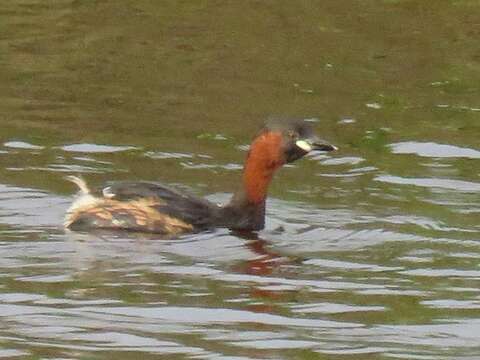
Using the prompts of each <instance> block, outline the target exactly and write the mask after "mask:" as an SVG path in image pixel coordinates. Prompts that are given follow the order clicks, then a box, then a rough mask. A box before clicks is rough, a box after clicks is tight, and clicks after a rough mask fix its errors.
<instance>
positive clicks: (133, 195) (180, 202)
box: [101, 181, 218, 228]
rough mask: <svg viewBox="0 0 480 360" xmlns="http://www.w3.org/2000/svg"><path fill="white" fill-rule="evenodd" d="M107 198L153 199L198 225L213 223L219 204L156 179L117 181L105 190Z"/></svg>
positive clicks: (160, 206)
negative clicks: (183, 191)
mask: <svg viewBox="0 0 480 360" xmlns="http://www.w3.org/2000/svg"><path fill="white" fill-rule="evenodd" d="M101 192H102V194H103V196H104V197H105V198H109V199H114V200H118V201H132V200H140V199H149V200H153V201H152V207H154V208H155V209H156V210H157V211H159V212H161V213H164V214H167V215H169V216H172V217H175V218H177V219H180V220H182V221H185V222H186V223H188V224H191V225H193V226H194V227H196V228H208V227H210V226H211V225H212V221H213V218H214V214H215V212H216V211H217V210H218V206H217V205H215V204H213V203H211V202H210V201H207V200H205V199H202V198H197V197H195V196H192V195H188V194H184V193H181V192H179V191H176V190H174V189H171V188H169V187H167V186H165V185H162V184H159V183H155V182H146V181H139V182H130V181H126V182H115V183H111V184H107V186H106V187H104V188H103V189H102V190H101Z"/></svg>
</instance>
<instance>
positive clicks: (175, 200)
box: [65, 121, 336, 235]
mask: <svg viewBox="0 0 480 360" xmlns="http://www.w3.org/2000/svg"><path fill="white" fill-rule="evenodd" d="M314 150H319V151H332V150H336V147H335V146H333V145H330V144H328V143H326V142H324V141H321V140H319V139H318V138H317V137H316V136H315V135H314V133H313V130H312V128H311V126H310V124H308V123H306V122H304V121H290V122H281V121H274V122H270V123H268V124H267V125H266V126H265V127H264V128H263V129H262V130H261V131H260V133H259V134H258V135H257V136H256V137H255V139H254V140H253V142H252V144H251V146H250V150H249V152H248V155H247V158H246V161H245V166H244V171H243V179H242V180H243V181H242V185H241V187H240V189H239V190H238V191H237V192H236V193H235V194H234V195H233V197H232V199H231V200H230V202H228V203H227V204H226V205H223V206H219V205H217V204H214V203H212V202H210V201H207V200H205V199H201V198H197V197H193V196H191V195H186V194H182V193H179V192H177V191H175V190H172V189H170V188H168V187H165V186H163V185H161V184H158V183H154V182H143V181H142V182H129V181H127V182H117V183H113V184H111V185H109V186H107V187H105V188H103V189H101V191H100V192H99V193H98V194H96V193H92V192H91V191H90V189H89V188H88V187H87V185H86V183H85V182H84V181H83V180H82V179H81V178H78V177H75V176H69V177H67V179H68V180H70V181H72V182H74V183H75V184H76V185H77V186H78V187H79V188H80V196H78V198H77V199H76V200H75V201H74V202H73V204H72V206H71V207H70V209H69V210H68V212H67V215H66V218H65V227H67V228H69V229H72V230H91V229H112V230H129V231H139V232H149V233H161V234H168V235H177V234H181V233H185V232H195V231H201V230H205V229H210V228H214V227H225V228H229V229H232V230H244V231H255V230H261V229H263V227H264V225H265V201H266V197H267V188H268V185H269V183H270V181H271V180H272V177H273V174H274V173H275V171H276V170H277V169H279V168H280V167H281V166H282V165H284V164H286V163H290V162H293V161H295V160H298V159H300V158H302V157H303V156H304V155H306V154H308V153H309V152H310V151H314Z"/></svg>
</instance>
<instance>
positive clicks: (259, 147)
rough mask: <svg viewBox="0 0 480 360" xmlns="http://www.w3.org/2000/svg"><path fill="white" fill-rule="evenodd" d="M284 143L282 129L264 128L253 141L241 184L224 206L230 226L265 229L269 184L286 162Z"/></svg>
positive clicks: (234, 227) (233, 227)
mask: <svg viewBox="0 0 480 360" xmlns="http://www.w3.org/2000/svg"><path fill="white" fill-rule="evenodd" d="M281 146H282V134H281V133H280V132H273V131H269V132H263V133H261V134H260V135H259V136H258V137H257V138H256V139H255V140H254V141H253V143H252V145H251V146H250V151H249V153H248V155H247V159H246V161H245V165H244V169H243V177H242V185H241V187H240V189H239V190H238V191H237V192H236V193H235V194H234V195H233V197H232V199H231V201H230V202H229V203H228V204H227V205H226V206H225V207H224V210H225V212H226V213H225V214H224V215H225V217H228V218H229V219H227V220H226V222H228V223H229V224H227V226H228V227H230V228H232V229H247V230H260V229H263V227H264V224H265V202H266V198H267V192H268V186H269V185H270V181H271V180H272V178H273V175H274V173H275V171H276V170H277V169H278V168H280V167H281V166H282V165H283V164H284V160H283V157H282V155H281Z"/></svg>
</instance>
